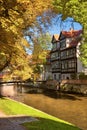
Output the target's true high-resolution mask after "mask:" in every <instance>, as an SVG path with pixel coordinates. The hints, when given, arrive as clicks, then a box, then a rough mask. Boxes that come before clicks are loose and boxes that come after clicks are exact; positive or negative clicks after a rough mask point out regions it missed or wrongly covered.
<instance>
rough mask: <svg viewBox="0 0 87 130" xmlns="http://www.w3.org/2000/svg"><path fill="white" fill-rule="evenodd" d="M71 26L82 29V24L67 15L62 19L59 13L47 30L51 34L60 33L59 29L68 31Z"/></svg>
mask: <svg viewBox="0 0 87 130" xmlns="http://www.w3.org/2000/svg"><path fill="white" fill-rule="evenodd" d="M71 27H73V28H74V30H80V29H82V25H81V24H80V23H78V22H76V21H74V19H73V18H71V17H68V18H66V19H65V20H64V21H62V17H61V15H57V16H56V17H55V18H54V19H53V21H52V26H51V27H50V28H49V32H50V33H51V35H53V34H60V31H62V30H64V31H69V30H70V28H71Z"/></svg>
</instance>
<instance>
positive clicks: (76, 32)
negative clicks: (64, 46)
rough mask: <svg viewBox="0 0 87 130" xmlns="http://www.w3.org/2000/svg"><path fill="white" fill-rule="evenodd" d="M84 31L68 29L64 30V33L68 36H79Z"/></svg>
mask: <svg viewBox="0 0 87 130" xmlns="http://www.w3.org/2000/svg"><path fill="white" fill-rule="evenodd" d="M81 33H82V30H72V29H71V30H70V31H69V32H67V31H62V34H63V35H64V36H66V37H75V36H79V35H80V34H81Z"/></svg>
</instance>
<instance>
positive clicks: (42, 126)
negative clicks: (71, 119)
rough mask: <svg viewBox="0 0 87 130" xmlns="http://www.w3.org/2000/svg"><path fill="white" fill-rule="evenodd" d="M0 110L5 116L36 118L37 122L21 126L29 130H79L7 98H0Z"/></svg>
mask: <svg viewBox="0 0 87 130" xmlns="http://www.w3.org/2000/svg"><path fill="white" fill-rule="evenodd" d="M0 110H1V111H3V112H4V113H5V114H7V115H27V116H32V117H35V118H38V119H39V121H33V122H30V123H28V122H27V123H24V124H23V125H24V126H26V127H27V129H29V130H80V129H79V128H77V127H75V126H74V125H72V124H70V123H68V122H66V121H63V120H60V119H58V118H56V117H54V116H51V115H48V114H46V113H44V112H41V111H39V110H37V109H34V108H32V107H29V106H27V105H24V104H22V103H20V102H16V101H13V100H10V99H7V98H0Z"/></svg>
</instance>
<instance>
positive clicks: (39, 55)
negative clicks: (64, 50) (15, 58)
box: [32, 33, 51, 79]
mask: <svg viewBox="0 0 87 130" xmlns="http://www.w3.org/2000/svg"><path fill="white" fill-rule="evenodd" d="M50 49H51V35H50V34H48V33H46V34H40V35H38V37H36V38H35V37H34V39H33V52H32V63H33V64H32V67H33V72H34V73H33V76H34V79H37V78H38V77H39V76H40V74H41V73H42V66H43V65H44V64H45V63H46V56H47V54H48V53H49V51H50Z"/></svg>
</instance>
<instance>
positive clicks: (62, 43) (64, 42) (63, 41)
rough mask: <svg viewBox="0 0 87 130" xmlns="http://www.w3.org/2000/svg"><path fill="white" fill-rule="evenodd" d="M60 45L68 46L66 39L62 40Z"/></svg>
mask: <svg viewBox="0 0 87 130" xmlns="http://www.w3.org/2000/svg"><path fill="white" fill-rule="evenodd" d="M60 46H61V48H65V47H66V40H65V39H64V40H62V41H61V42H60Z"/></svg>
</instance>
